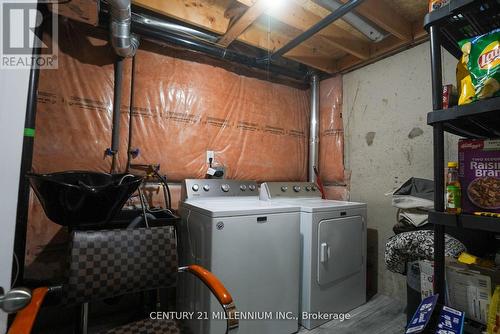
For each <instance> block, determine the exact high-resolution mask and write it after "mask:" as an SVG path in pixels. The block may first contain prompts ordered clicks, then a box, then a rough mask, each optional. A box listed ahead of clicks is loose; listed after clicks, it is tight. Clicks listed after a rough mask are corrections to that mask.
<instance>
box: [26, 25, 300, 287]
mask: <svg viewBox="0 0 500 334" xmlns="http://www.w3.org/2000/svg"><path fill="white" fill-rule="evenodd" d="M60 22H61V23H60V26H59V48H60V51H59V69H57V70H42V71H41V72H40V81H39V94H38V106H37V119H36V137H35V147H34V157H33V169H34V171H35V172H38V173H49V172H56V171H63V170H94V171H103V172H108V171H109V170H110V167H111V158H110V157H105V156H104V151H105V150H106V148H108V147H110V146H111V130H112V107H113V81H114V76H113V61H114V59H115V57H114V54H113V52H112V50H111V49H110V47H109V46H108V43H107V35H106V34H105V33H104V32H98V31H97V30H95V29H92V27H89V26H85V25H83V24H78V23H75V22H71V21H67V20H60ZM44 38H46V39H47V41H48V39H49V38H50V37H49V36H44ZM162 52H163V49H162V47H160V46H157V45H155V44H152V43H148V42H144V43H143V44H142V45H141V49H140V50H139V51H138V54H137V56H136V72H135V80H136V85H135V93H134V97H135V102H134V106H133V113H134V129H133V130H134V131H133V143H132V147H133V148H139V149H140V156H139V157H138V158H137V159H134V160H133V161H132V162H133V163H147V164H151V163H159V164H160V165H161V172H162V173H163V174H166V175H167V177H168V179H169V180H170V181H180V180H182V179H184V178H200V177H204V176H205V172H206V169H207V167H208V166H207V165H206V150H213V151H215V158H216V163H220V164H223V165H225V166H226V168H227V177H228V178H240V179H256V180H305V179H306V175H307V154H308V152H307V142H308V119H309V92H308V91H302V90H299V89H295V88H291V87H287V86H284V85H279V84H274V83H270V82H266V81H262V80H258V79H253V78H248V77H244V76H239V75H236V74H234V73H232V72H228V71H226V70H224V69H221V68H217V67H213V66H210V65H205V64H200V63H195V62H189V61H185V60H180V59H175V58H171V57H169V56H166V55H164V54H162ZM131 68H132V67H131V59H127V60H126V61H125V66H124V77H123V89H122V107H121V113H122V117H121V121H122V123H121V131H120V132H121V139H120V140H121V142H120V154H119V155H118V168H119V169H120V170H122V171H123V170H124V169H125V166H126V158H127V157H126V150H127V140H128V119H129V113H128V112H129V107H128V106H129V98H130V74H131ZM172 195H173V199H172V205H173V206H174V208H175V207H177V204H178V201H179V195H180V192H179V187H174V189H172ZM159 198H161V196H160V197H159ZM155 202H158V198H156V199H155ZM66 239H67V234H66V232H65V229H62V228H61V227H59V226H58V225H56V224H55V223H53V222H51V221H50V220H48V219H47V217H45V214H44V213H43V210H42V208H41V206H40V203H39V202H38V200H37V199H36V198H35V197H34V194H33V193H32V195H31V201H30V212H29V224H28V234H27V250H26V265H27V268H26V277H29V278H33V279H49V278H51V277H53V276H54V275H57V274H59V273H60V272H61V271H62V270H63V269H64V266H63V264H64V259H63V258H62V257H63V256H64V255H65V252H64V250H65V247H66V246H65V242H66ZM57 258H59V261H58V260H57Z"/></svg>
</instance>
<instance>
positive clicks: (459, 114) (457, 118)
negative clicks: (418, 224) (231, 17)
mask: <svg viewBox="0 0 500 334" xmlns="http://www.w3.org/2000/svg"><path fill="white" fill-rule="evenodd" d="M424 27H425V29H426V30H427V31H428V33H429V35H430V44H431V71H432V109H433V111H432V112H430V113H429V114H428V115H427V122H428V124H429V125H431V126H432V127H433V141H434V145H433V146H434V147H433V150H434V183H435V185H434V187H435V188H434V194H435V201H434V209H435V211H434V212H431V213H430V214H429V221H430V222H431V223H433V224H434V261H435V266H434V268H435V269H434V270H435V272H434V276H435V277H434V289H435V291H434V292H435V293H439V302H440V303H444V289H445V285H444V276H445V262H444V246H445V244H444V233H445V228H446V227H459V228H465V229H472V230H481V231H490V232H500V219H499V218H490V217H481V216H473V215H466V214H462V215H451V214H447V213H445V212H444V211H445V203H444V186H445V179H444V168H445V165H444V163H445V161H444V132H445V131H446V132H450V133H454V134H457V135H460V136H462V137H467V138H495V137H500V133H499V132H500V98H492V99H489V100H484V101H478V102H475V103H472V104H469V105H464V106H457V107H453V108H450V109H444V110H443V105H442V86H443V82H442V63H441V59H442V58H441V47H444V48H445V49H446V50H448V51H449V52H450V53H451V54H452V55H453V56H455V57H456V58H457V59H458V58H459V57H461V51H460V48H459V47H458V41H460V40H463V39H465V38H469V37H473V36H477V35H481V34H484V33H487V32H489V31H491V30H493V29H495V28H499V27H500V0H482V1H481V0H451V2H450V3H449V4H448V5H446V6H444V7H443V8H440V9H438V10H435V11H433V12H431V13H429V14H427V15H426V17H425V20H424Z"/></svg>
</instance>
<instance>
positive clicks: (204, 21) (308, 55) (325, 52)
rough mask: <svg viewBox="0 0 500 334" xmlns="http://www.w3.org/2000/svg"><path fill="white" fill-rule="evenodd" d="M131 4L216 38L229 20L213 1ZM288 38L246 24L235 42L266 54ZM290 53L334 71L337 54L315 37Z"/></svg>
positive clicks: (151, 0)
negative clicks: (171, 18) (201, 30)
mask: <svg viewBox="0 0 500 334" xmlns="http://www.w3.org/2000/svg"><path fill="white" fill-rule="evenodd" d="M134 4H136V5H139V6H142V7H144V8H147V9H149V10H152V11H154V12H157V13H160V14H162V15H165V16H169V17H173V18H175V19H178V20H180V21H183V22H186V23H189V24H192V25H195V26H198V27H201V28H204V29H207V30H210V31H213V32H215V33H218V34H220V35H223V34H224V33H225V32H226V31H227V30H228V26H229V22H230V18H228V17H225V16H224V13H225V11H226V8H223V7H220V6H218V5H216V4H215V3H214V2H213V1H200V0H191V1H185V0H168V1H165V0H134ZM252 4H253V3H252ZM291 39H292V36H289V35H287V34H285V33H283V32H282V31H281V30H280V29H273V30H272V31H270V32H268V31H266V28H265V27H262V26H260V25H259V24H252V25H250V26H249V27H248V28H247V29H246V30H245V31H244V32H243V33H242V34H241V35H240V36H239V37H238V40H239V41H241V42H243V43H246V44H249V45H252V46H255V47H258V48H261V49H264V50H269V51H274V50H277V49H279V48H281V47H282V46H283V45H285V44H286V43H288V42H289V41H290V40H291ZM292 51H293V52H291V53H290V54H286V55H285V56H284V57H285V58H288V59H291V60H295V61H298V62H300V63H303V64H306V65H308V66H311V67H313V68H316V69H319V70H322V71H325V72H327V73H334V72H336V71H337V68H336V64H335V61H333V59H334V58H335V54H336V53H337V51H336V50H332V49H331V48H329V46H328V45H327V44H326V43H321V42H319V41H318V40H317V39H315V36H314V37H313V38H311V39H309V40H308V41H306V42H305V43H303V44H301V45H299V46H298V47H297V48H295V49H294V50H292ZM330 59H331V60H330Z"/></svg>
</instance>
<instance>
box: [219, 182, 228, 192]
mask: <svg viewBox="0 0 500 334" xmlns="http://www.w3.org/2000/svg"><path fill="white" fill-rule="evenodd" d="M220 188H221V189H222V191H223V192H225V193H227V192H228V191H229V184H223V185H222V186H220Z"/></svg>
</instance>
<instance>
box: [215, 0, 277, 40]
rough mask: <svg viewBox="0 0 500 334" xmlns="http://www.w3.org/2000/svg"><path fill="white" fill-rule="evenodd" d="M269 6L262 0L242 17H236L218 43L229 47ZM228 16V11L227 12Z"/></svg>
mask: <svg viewBox="0 0 500 334" xmlns="http://www.w3.org/2000/svg"><path fill="white" fill-rule="evenodd" d="M266 8H267V4H266V1H265V0H260V1H257V2H256V3H254V4H253V5H251V6H250V7H249V8H248V9H247V10H246V11H245V12H244V13H243V14H242V15H241V16H240V17H238V18H236V19H235V20H234V22H233V23H232V24H231V26H230V27H229V29H228V30H227V31H226V33H225V34H224V35H223V36H222V37H221V38H220V39H219V41H218V44H220V45H221V46H223V47H228V46H229V45H230V44H231V43H232V42H233V41H234V40H236V39H237V38H238V37H239V36H240V35H241V34H242V33H243V32H244V31H245V30H246V29H247V28H248V27H249V26H250V25H252V23H254V21H255V20H257V19H258V18H259V16H261V15H262V14H263V13H264V12H265V10H266ZM226 16H228V15H227V12H226Z"/></svg>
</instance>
